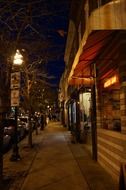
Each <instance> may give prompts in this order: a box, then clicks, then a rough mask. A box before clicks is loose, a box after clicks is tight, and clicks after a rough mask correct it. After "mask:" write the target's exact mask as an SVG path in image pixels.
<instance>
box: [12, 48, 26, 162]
mask: <svg viewBox="0 0 126 190" xmlns="http://www.w3.org/2000/svg"><path fill="white" fill-rule="evenodd" d="M22 63H23V56H22V55H21V54H20V51H19V50H16V54H15V56H14V60H13V65H12V70H13V73H12V76H13V78H11V106H14V107H15V130H14V135H13V152H12V155H11V158H10V161H17V160H20V155H19V148H18V134H17V125H18V123H17V119H18V118H17V117H18V106H19V94H20V93H19V91H20V79H19V80H17V76H19V77H20V75H18V74H17V70H19V68H17V67H16V70H15V66H20V65H22ZM12 94H14V96H12Z"/></svg>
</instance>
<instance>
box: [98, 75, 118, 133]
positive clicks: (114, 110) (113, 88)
mask: <svg viewBox="0 0 126 190" xmlns="http://www.w3.org/2000/svg"><path fill="white" fill-rule="evenodd" d="M100 99H101V123H102V128H104V129H109V130H114V131H121V116H120V85H119V82H118V80H117V76H115V75H114V76H112V77H110V78H108V80H106V81H105V82H104V81H103V83H102V90H101V93H100Z"/></svg>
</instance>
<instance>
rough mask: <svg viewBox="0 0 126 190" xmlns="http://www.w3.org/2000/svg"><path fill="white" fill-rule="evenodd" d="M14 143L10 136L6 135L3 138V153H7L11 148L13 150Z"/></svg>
mask: <svg viewBox="0 0 126 190" xmlns="http://www.w3.org/2000/svg"><path fill="white" fill-rule="evenodd" d="M11 145H12V141H11V136H10V135H4V137H3V153H5V152H6V151H7V150H9V148H11Z"/></svg>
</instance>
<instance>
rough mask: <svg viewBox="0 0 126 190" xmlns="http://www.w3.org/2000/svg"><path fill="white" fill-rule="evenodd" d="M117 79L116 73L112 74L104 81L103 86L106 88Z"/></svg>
mask: <svg viewBox="0 0 126 190" xmlns="http://www.w3.org/2000/svg"><path fill="white" fill-rule="evenodd" d="M117 81H118V78H117V75H114V76H113V77H111V78H109V79H108V80H107V81H106V82H105V83H104V88H107V87H109V86H111V85H113V84H115V83H116V82H117Z"/></svg>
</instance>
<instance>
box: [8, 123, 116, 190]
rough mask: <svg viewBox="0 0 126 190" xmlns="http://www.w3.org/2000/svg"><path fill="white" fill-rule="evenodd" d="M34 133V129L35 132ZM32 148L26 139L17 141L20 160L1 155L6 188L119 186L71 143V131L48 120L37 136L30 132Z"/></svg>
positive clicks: (95, 189)
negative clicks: (6, 183)
mask: <svg viewBox="0 0 126 190" xmlns="http://www.w3.org/2000/svg"><path fill="white" fill-rule="evenodd" d="M34 133H35V132H34ZM33 142H34V147H33V148H32V149H30V148H28V147H27V146H26V145H27V139H25V140H23V141H22V142H21V143H20V144H19V147H20V149H19V151H20V156H21V158H22V159H21V160H20V161H18V162H10V161H9V158H10V154H11V152H9V153H8V154H7V155H5V158H4V166H5V167H4V174H5V176H6V177H8V185H7V186H6V190H71V189H72V190H117V189H118V185H117V184H115V183H114V181H113V180H112V178H111V177H110V176H109V175H108V174H107V173H106V172H105V171H104V169H103V168H102V167H101V166H100V165H99V164H98V163H97V162H94V161H93V160H92V159H91V156H90V155H89V153H88V151H87V150H85V148H84V145H83V144H71V142H70V132H69V131H67V129H66V128H63V127H62V126H61V125H60V123H58V122H53V123H49V124H48V126H47V127H46V128H45V129H44V131H39V135H35V134H33Z"/></svg>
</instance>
